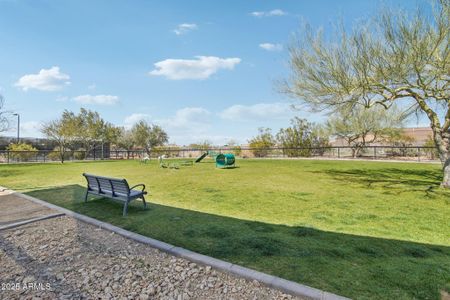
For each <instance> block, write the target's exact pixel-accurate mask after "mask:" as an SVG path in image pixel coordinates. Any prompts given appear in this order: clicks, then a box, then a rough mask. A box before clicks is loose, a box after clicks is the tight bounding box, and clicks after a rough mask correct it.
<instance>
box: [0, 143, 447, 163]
mask: <svg viewBox="0 0 450 300" xmlns="http://www.w3.org/2000/svg"><path fill="white" fill-rule="evenodd" d="M205 151H209V152H210V154H211V156H213V155H214V154H217V153H233V154H235V155H236V156H237V157H238V158H273V159H275V158H302V157H310V158H328V159H353V158H356V159H372V160H404V161H437V160H438V159H439V156H438V153H437V151H436V148H434V147H414V146H404V147H398V146H367V147H365V148H362V149H361V150H360V151H359V153H358V155H357V156H356V157H354V151H353V149H352V148H351V147H345V146H339V147H318V148H280V147H273V148H249V147H213V148H209V149H192V148H181V147H167V148H158V149H154V150H152V151H151V153H150V158H157V157H159V156H162V155H164V156H165V157H167V158H174V159H175V158H195V157H197V156H199V155H201V154H202V153H203V152H205ZM146 155H147V154H146V153H145V152H144V151H143V150H128V151H127V150H114V149H112V150H110V151H108V152H107V153H105V152H102V151H101V150H92V151H89V152H86V151H67V152H65V154H64V161H80V160H103V159H108V160H123V159H131V160H140V159H142V158H143V157H145V156H146ZM60 160H61V155H60V153H59V152H58V151H54V150H37V151H8V150H1V151H0V163H20V162H57V161H60Z"/></svg>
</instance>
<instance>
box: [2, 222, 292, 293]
mask: <svg viewBox="0 0 450 300" xmlns="http://www.w3.org/2000/svg"><path fill="white" fill-rule="evenodd" d="M0 266H1V271H0V298H1V299H55V298H59V299H93V298H96V299H177V300H178V299H297V298H295V297H293V296H290V295H286V294H283V293H282V292H280V291H278V290H274V289H271V288H268V287H265V286H263V285H261V284H260V283H259V282H257V281H248V280H245V279H242V278H238V277H235V276H233V275H229V274H225V273H222V272H219V271H215V270H213V269H211V267H208V266H200V265H197V264H195V263H192V262H189V261H187V260H185V259H182V258H176V257H174V256H171V255H168V254H166V253H163V252H160V251H158V250H156V249H154V248H151V247H149V246H147V245H144V244H140V243H137V242H135V241H131V240H129V239H126V238H124V237H122V236H119V235H117V234H114V233H112V232H109V231H106V230H102V229H99V228H96V227H94V226H92V225H89V224H86V223H83V222H80V221H77V220H75V219H73V218H70V217H66V216H65V217H58V218H54V219H49V220H44V221H39V222H37V223H33V224H29V225H24V226H21V227H18V228H15V229H10V230H3V231H0Z"/></svg>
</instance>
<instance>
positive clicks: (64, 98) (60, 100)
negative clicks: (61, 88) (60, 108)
mask: <svg viewBox="0 0 450 300" xmlns="http://www.w3.org/2000/svg"><path fill="white" fill-rule="evenodd" d="M66 101H69V97H67V96H58V97H56V102H66Z"/></svg>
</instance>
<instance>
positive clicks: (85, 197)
mask: <svg viewBox="0 0 450 300" xmlns="http://www.w3.org/2000/svg"><path fill="white" fill-rule="evenodd" d="M87 198H88V191H86V195H84V202H87Z"/></svg>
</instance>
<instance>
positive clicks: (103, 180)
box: [83, 173, 130, 197]
mask: <svg viewBox="0 0 450 300" xmlns="http://www.w3.org/2000/svg"><path fill="white" fill-rule="evenodd" d="M83 176H84V177H86V180H87V183H88V189H89V190H91V191H95V192H97V193H99V194H108V195H111V196H122V197H123V196H128V194H129V193H130V187H129V185H128V182H127V181H126V180H125V179H119V178H110V177H104V176H97V175H92V174H86V173H83Z"/></svg>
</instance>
